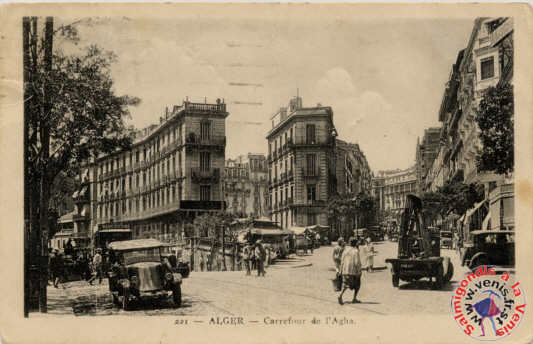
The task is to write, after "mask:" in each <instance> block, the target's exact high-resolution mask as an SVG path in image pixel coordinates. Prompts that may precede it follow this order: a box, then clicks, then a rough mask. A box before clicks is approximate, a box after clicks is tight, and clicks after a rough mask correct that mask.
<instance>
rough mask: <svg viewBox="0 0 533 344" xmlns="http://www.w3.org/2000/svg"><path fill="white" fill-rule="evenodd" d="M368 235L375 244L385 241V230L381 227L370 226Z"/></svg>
mask: <svg viewBox="0 0 533 344" xmlns="http://www.w3.org/2000/svg"><path fill="white" fill-rule="evenodd" d="M368 235H369V236H370V238H371V239H372V241H374V242H376V241H383V240H384V239H385V230H384V229H382V228H381V227H380V226H370V228H369V230H368Z"/></svg>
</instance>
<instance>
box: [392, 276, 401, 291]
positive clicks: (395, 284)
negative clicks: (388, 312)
mask: <svg viewBox="0 0 533 344" xmlns="http://www.w3.org/2000/svg"><path fill="white" fill-rule="evenodd" d="M399 285H400V277H399V276H398V275H396V274H393V275H392V286H393V287H394V288H398V286H399Z"/></svg>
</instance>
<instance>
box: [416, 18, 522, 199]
mask: <svg viewBox="0 0 533 344" xmlns="http://www.w3.org/2000/svg"><path fill="white" fill-rule="evenodd" d="M512 80H513V19H512V18H479V19H477V20H476V21H475V23H474V28H473V30H472V33H471V36H470V39H469V41H468V45H467V47H466V48H465V49H463V50H461V51H460V52H459V53H458V56H457V59H456V62H455V64H454V65H453V66H452V69H451V72H450V77H449V80H448V82H447V84H446V88H445V90H444V95H443V99H442V102H441V107H440V111H439V114H438V116H439V121H440V122H441V123H442V129H441V135H440V136H441V140H440V146H439V152H438V154H437V157H436V159H435V161H434V163H433V165H432V166H431V168H430V171H429V173H428V174H427V175H426V181H425V189H426V190H435V189H436V188H437V187H438V186H442V185H443V184H444V183H445V182H446V181H448V180H456V181H462V182H465V183H467V184H468V183H473V182H478V183H481V184H483V185H485V189H486V191H487V192H486V194H489V192H490V191H491V190H492V189H493V188H494V187H495V186H496V185H499V184H502V183H504V177H503V176H501V175H496V174H494V173H485V172H484V173H480V172H479V171H478V169H477V163H476V162H477V161H476V160H477V156H478V154H479V153H480V152H481V150H482V149H483V147H482V144H481V141H480V139H479V134H480V129H479V127H478V125H477V123H476V120H475V118H476V109H477V107H478V105H479V101H480V100H481V98H482V96H483V91H484V90H486V89H487V88H488V87H490V86H496V85H497V84H498V83H504V82H508V83H512Z"/></svg>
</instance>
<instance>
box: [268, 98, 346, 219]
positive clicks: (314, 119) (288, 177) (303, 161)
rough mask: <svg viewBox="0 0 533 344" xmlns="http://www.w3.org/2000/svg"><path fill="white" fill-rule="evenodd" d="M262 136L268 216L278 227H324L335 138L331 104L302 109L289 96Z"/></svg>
mask: <svg viewBox="0 0 533 344" xmlns="http://www.w3.org/2000/svg"><path fill="white" fill-rule="evenodd" d="M271 120H272V129H271V130H270V131H269V133H268V134H267V140H268V157H267V159H268V174H269V207H270V216H271V219H272V220H273V221H276V222H277V223H278V224H279V225H280V226H281V227H282V228H290V227H292V226H300V227H303V226H309V225H315V224H318V225H323V226H327V225H328V216H327V210H326V206H327V200H328V198H329V196H330V195H331V194H332V191H334V189H333V188H334V185H333V180H334V179H335V166H334V165H335V158H334V154H333V151H334V147H335V136H336V131H335V127H334V125H333V111H332V109H331V107H327V106H320V105H318V106H316V107H303V106H302V99H301V98H300V97H295V98H294V99H292V100H291V101H290V104H289V107H284V108H281V109H280V111H279V112H277V113H276V114H275V115H274V116H273V117H272V118H271Z"/></svg>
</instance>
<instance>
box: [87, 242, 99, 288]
mask: <svg viewBox="0 0 533 344" xmlns="http://www.w3.org/2000/svg"><path fill="white" fill-rule="evenodd" d="M101 251H102V250H101V249H99V248H98V249H96V253H95V254H94V257H93V276H92V277H91V278H90V279H89V280H88V281H87V282H89V284H90V285H93V281H94V280H95V279H96V277H98V284H102V275H103V270H102V255H101Z"/></svg>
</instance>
